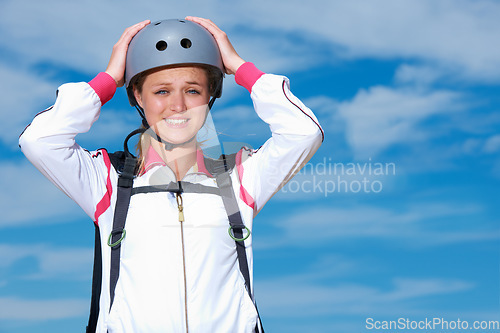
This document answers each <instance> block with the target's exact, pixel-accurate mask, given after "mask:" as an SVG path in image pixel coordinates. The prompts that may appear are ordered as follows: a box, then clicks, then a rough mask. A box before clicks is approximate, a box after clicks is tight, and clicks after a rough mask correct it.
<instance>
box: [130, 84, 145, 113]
mask: <svg viewBox="0 0 500 333" xmlns="http://www.w3.org/2000/svg"><path fill="white" fill-rule="evenodd" d="M133 89H134V97H135V100H136V102H137V104H138V105H139V106H140V107H141V108H142V109H144V106H143V104H142V95H141V93H140V92H139V90H137V88H136V87H135V86H134V87H133Z"/></svg>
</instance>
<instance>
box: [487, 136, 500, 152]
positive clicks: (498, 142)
mask: <svg viewBox="0 0 500 333" xmlns="http://www.w3.org/2000/svg"><path fill="white" fill-rule="evenodd" d="M483 150H484V151H485V152H486V153H496V152H498V151H500V134H497V135H493V136H491V137H489V138H488V139H487V140H486V142H485V144H484V148H483Z"/></svg>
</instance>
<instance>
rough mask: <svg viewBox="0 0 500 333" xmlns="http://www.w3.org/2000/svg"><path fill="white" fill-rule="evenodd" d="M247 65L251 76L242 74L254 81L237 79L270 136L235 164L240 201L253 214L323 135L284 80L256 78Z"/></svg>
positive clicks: (314, 118)
mask: <svg viewBox="0 0 500 333" xmlns="http://www.w3.org/2000/svg"><path fill="white" fill-rule="evenodd" d="M247 64H248V63H247ZM247 64H244V65H243V66H247V67H249V68H250V69H249V70H248V71H249V72H253V73H254V74H253V75H252V74H251V73H250V74H244V75H245V76H249V77H252V76H253V79H250V80H249V81H247V82H245V80H242V79H241V78H240V79H239V81H243V82H242V83H240V84H242V85H243V86H245V87H246V88H247V89H248V90H250V91H251V95H250V96H251V98H252V100H253V104H254V108H255V111H256V112H257V115H258V116H259V117H260V118H261V119H262V120H263V121H265V122H266V123H267V124H268V125H269V127H270V129H271V133H272V136H271V138H269V139H268V140H267V141H266V142H265V144H264V145H263V146H262V147H260V148H259V149H257V150H256V151H249V150H243V151H242V152H241V153H240V155H241V156H240V157H239V158H238V159H239V162H240V163H239V164H238V163H237V164H238V165H237V167H238V174H239V177H240V183H241V185H242V187H241V189H240V190H241V191H240V198H242V199H243V201H245V203H246V204H247V205H250V206H252V205H253V209H254V215H256V214H257V213H258V212H259V211H260V210H261V209H262V207H263V206H264V205H265V203H266V202H267V201H268V200H269V199H270V198H271V197H272V196H273V195H274V194H275V193H276V192H278V191H279V190H280V189H281V188H282V187H283V186H284V185H285V184H286V183H287V182H288V181H289V180H290V179H291V178H292V177H293V176H294V175H295V174H296V173H297V172H298V171H299V170H300V169H301V168H302V167H303V166H304V165H305V164H306V163H307V162H308V161H309V159H310V158H311V157H312V156H313V155H314V153H315V152H316V151H317V150H318V148H319V147H320V145H321V143H322V141H323V138H324V133H323V130H322V128H321V126H320V125H319V122H318V120H317V119H316V117H315V115H314V114H313V113H312V111H311V110H310V109H309V108H307V107H306V106H305V105H304V104H303V103H302V102H301V101H300V100H299V99H298V98H297V97H295V96H294V95H293V94H292V93H291V91H290V86H289V81H288V79H287V78H286V77H283V76H277V75H271V74H261V75H256V74H255V71H256V69H254V70H252V69H251V66H253V65H247ZM244 70H245V69H244ZM257 71H258V70H257ZM237 75H238V73H237ZM255 79H256V80H255ZM254 80H255V82H254ZM237 82H238V78H237ZM238 83H239V82H238ZM250 85H251V86H250Z"/></svg>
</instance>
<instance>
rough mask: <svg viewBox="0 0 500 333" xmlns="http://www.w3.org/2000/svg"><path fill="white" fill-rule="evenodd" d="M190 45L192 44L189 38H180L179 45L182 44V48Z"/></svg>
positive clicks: (187, 47)
mask: <svg viewBox="0 0 500 333" xmlns="http://www.w3.org/2000/svg"><path fill="white" fill-rule="evenodd" d="M191 45H193V44H192V43H191V41H190V40H189V39H187V38H183V39H182V40H181V46H182V47H183V48H185V49H189V48H190V47H191Z"/></svg>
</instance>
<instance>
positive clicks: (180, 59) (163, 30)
mask: <svg viewBox="0 0 500 333" xmlns="http://www.w3.org/2000/svg"><path fill="white" fill-rule="evenodd" d="M186 64H197V65H208V66H212V67H215V68H216V69H218V70H219V71H220V80H219V82H218V83H217V89H216V90H215V94H214V95H213V96H212V101H211V103H210V104H213V100H214V98H218V97H220V96H221V93H222V79H223V76H224V74H223V73H224V65H223V62H222V58H221V55H220V51H219V47H218V46H217V42H216V41H215V38H214V37H213V36H212V34H211V33H210V32H209V31H208V30H207V29H205V28H204V27H202V26H201V25H199V24H197V23H194V22H192V21H188V20H178V19H170V20H162V21H157V22H154V23H151V24H149V25H147V26H146V27H145V28H143V29H142V30H141V31H139V32H138V33H137V34H136V35H135V36H134V38H133V39H132V41H131V42H130V44H129V47H128V51H127V60H126V66H125V87H126V88H127V94H128V98H129V101H130V104H131V105H132V106H137V102H136V100H135V97H134V93H133V87H132V84H131V83H133V78H134V76H136V75H137V74H139V73H142V72H144V71H147V70H149V69H153V68H157V67H162V66H168V65H186ZM210 106H211V105H210ZM141 116H142V113H141Z"/></svg>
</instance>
